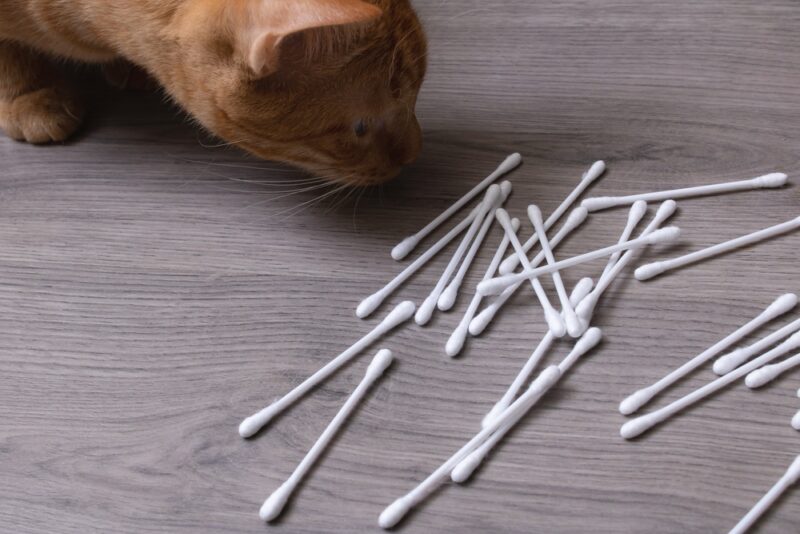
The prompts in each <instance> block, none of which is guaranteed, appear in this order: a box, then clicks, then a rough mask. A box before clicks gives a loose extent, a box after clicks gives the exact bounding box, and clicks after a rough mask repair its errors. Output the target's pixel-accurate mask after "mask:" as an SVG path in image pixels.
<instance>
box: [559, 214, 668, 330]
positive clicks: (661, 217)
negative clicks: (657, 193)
mask: <svg viewBox="0 0 800 534" xmlns="http://www.w3.org/2000/svg"><path fill="white" fill-rule="evenodd" d="M677 208H678V205H677V204H676V203H675V201H674V200H667V201H665V202H663V203H662V204H661V206H659V207H658V211H656V215H655V217H653V220H652V221H650V224H648V225H647V227H645V229H644V230H643V231H642V233H641V235H640V237H644V236H647V235H650V234H652V233H653V232H655V231H656V230H658V228H660V227H661V225H662V224H664V222H665V221H666V220H667V219H669V218H670V217H672V215H673V214H674V213H675V210H676V209H677ZM637 253H638V250H629V251H628V252H626V253H625V254H623V255H622V257H621V258H620V259H619V261H617V262H616V263H615V264H614V266H613V267H612V268H611V270H609V271H608V272H604V273H603V275H602V276H601V277H600V280H598V281H597V286H596V287H595V288H594V290H592V292H591V293H589V295H587V296H586V298H585V299H583V300H581V301H580V302H579V303H578V305H577V306H576V307H575V313H577V314H578V319H580V321H581V324H582V326H584V327H586V328H588V327H589V324H590V323H591V321H592V317H594V310H595V308H597V303H598V302H599V301H600V297H602V296H603V293H605V291H606V290H607V289H608V288H609V286H610V285H611V283H612V282H613V281H614V280H615V279H616V278H617V276H619V273H621V272H622V270H623V269H624V268H625V267H627V266H628V264H629V263H630V262H631V261H633V259H634V258H635V257H636V254H637Z"/></svg>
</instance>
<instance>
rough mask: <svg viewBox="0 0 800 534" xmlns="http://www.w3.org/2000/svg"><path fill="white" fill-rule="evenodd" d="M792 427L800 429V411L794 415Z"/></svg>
mask: <svg viewBox="0 0 800 534" xmlns="http://www.w3.org/2000/svg"><path fill="white" fill-rule="evenodd" d="M792 428H794V429H795V430H800V412H797V413H796V414H794V416H793V417H792Z"/></svg>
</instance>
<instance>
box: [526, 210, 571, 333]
mask: <svg viewBox="0 0 800 534" xmlns="http://www.w3.org/2000/svg"><path fill="white" fill-rule="evenodd" d="M528 218H529V219H530V221H531V224H532V225H533V228H534V229H535V230H536V233H537V234H539V244H541V246H542V252H544V257H545V259H546V260H547V263H548V265H553V264H554V263H555V262H556V258H555V256H553V249H552V248H551V246H550V241H549V240H548V239H547V231H546V230H545V229H544V222H543V221H542V211H541V210H540V209H539V207H538V206H536V205H535V204H531V205H529V206H528ZM526 259H527V258H526ZM529 265H530V263H528V264H527V265H526V266H525V267H528V266H529ZM550 275H551V276H552V277H553V284H554V285H555V287H556V293H557V294H558V299H559V301H560V302H561V313H562V314H563V320H564V324H566V326H567V333H568V334H569V335H570V337H579V336H580V335H581V334H582V333H583V331H582V330H581V323H580V321H578V316H577V315H575V309H574V308H573V307H572V304H570V302H569V296H568V295H567V289H566V288H565V287H564V281H563V280H562V279H561V273H559V272H558V271H554V272H552V273H550Z"/></svg>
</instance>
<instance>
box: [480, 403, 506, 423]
mask: <svg viewBox="0 0 800 534" xmlns="http://www.w3.org/2000/svg"><path fill="white" fill-rule="evenodd" d="M506 408H508V405H507V404H503V403H502V402H499V401H498V402H497V403H495V405H494V406H492V409H491V410H489V413H487V414H486V415H484V416H483V419H481V428H486V427H487V426H489V425H491V424H492V423H493V422H494V420H495V419H497V416H499V415H500V414H501V413H503V410H505V409H506Z"/></svg>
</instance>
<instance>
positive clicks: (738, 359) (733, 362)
mask: <svg viewBox="0 0 800 534" xmlns="http://www.w3.org/2000/svg"><path fill="white" fill-rule="evenodd" d="M798 330H800V319H797V320H795V321H792V322H791V323H789V324H787V325H786V326H784V327H783V328H781V329H779V330H776V331H775V332H773V333H772V334H770V335H768V336H767V337H765V338H763V339H760V340H759V341H756V342H755V343H753V344H752V345H750V346H749V347H746V348H739V349H736V350H734V351H732V352H729V353H728V354H725V355H724V356H720V357H719V358H717V361H715V362H714V372H715V373H717V374H718V375H720V376H721V375H726V374H728V373H730V372H731V371H733V370H734V369H736V368H737V367H739V366H740V365H742V364H743V363H744V362H746V361H747V360H749V359H750V358H752V357H753V356H755V355H756V354H762V353H763V352H764V351H765V350H766V349H768V348H769V347H771V346H772V345H774V344H775V343H777V342H778V341H780V340H782V339H786V338H787V337H789V336H790V335H792V334H794V333H795V332H797V331H798Z"/></svg>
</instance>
